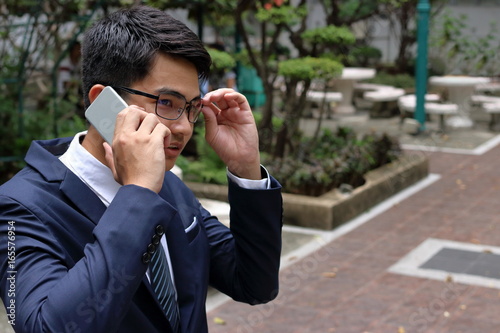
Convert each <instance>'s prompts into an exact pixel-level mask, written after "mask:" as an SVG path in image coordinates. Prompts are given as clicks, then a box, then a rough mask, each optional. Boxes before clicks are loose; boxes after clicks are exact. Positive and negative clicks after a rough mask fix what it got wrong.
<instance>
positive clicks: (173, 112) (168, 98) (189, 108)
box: [156, 93, 203, 123]
mask: <svg viewBox="0 0 500 333" xmlns="http://www.w3.org/2000/svg"><path fill="white" fill-rule="evenodd" d="M202 107H203V105H202V103H201V99H196V100H193V101H191V103H190V104H188V103H187V102H186V100H185V99H184V98H182V97H180V96H176V95H173V94H168V93H163V94H161V95H160V96H159V98H158V103H157V106H156V113H157V114H158V115H159V116H160V117H163V118H166V119H171V120H174V119H178V118H179V117H180V116H181V114H182V112H183V111H184V108H186V110H185V111H186V112H187V113H188V119H189V121H190V122H193V123H194V122H195V121H196V120H197V119H198V116H199V115H200V112H201V108H202Z"/></svg>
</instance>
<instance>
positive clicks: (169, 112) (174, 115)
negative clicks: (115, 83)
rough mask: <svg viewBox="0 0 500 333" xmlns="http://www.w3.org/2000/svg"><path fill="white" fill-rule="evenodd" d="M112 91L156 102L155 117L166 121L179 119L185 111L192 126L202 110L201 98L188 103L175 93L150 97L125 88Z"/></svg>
mask: <svg viewBox="0 0 500 333" xmlns="http://www.w3.org/2000/svg"><path fill="white" fill-rule="evenodd" d="M113 89H120V90H123V91H125V92H127V93H129V94H134V95H140V96H145V97H148V98H151V99H154V100H156V106H155V113H156V115H157V116H158V117H161V118H163V119H167V120H177V119H179V118H180V117H181V116H182V113H184V110H186V112H187V116H188V120H189V122H190V123H193V124H194V123H195V122H196V121H197V120H198V117H199V116H200V113H201V109H202V108H203V104H202V103H201V97H195V98H193V99H192V100H191V101H190V102H188V101H187V100H186V97H184V96H183V95H181V94H179V93H177V92H175V91H166V92H162V93H161V94H159V95H152V94H148V93H145V92H143V91H139V90H135V89H131V88H127V87H113Z"/></svg>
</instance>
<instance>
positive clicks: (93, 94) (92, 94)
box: [89, 84, 105, 103]
mask: <svg viewBox="0 0 500 333" xmlns="http://www.w3.org/2000/svg"><path fill="white" fill-rule="evenodd" d="M104 88H105V87H104V86H103V85H102V84H95V85H93V86H92V88H90V90H89V100H90V103H92V102H94V100H95V99H96V98H97V96H99V94H100V93H101V91H102V90H103V89H104Z"/></svg>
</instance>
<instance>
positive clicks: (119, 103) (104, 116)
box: [85, 87, 128, 144]
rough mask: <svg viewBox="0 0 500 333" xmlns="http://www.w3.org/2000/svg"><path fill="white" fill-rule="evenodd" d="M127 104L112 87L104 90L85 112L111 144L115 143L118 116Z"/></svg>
mask: <svg viewBox="0 0 500 333" xmlns="http://www.w3.org/2000/svg"><path fill="white" fill-rule="evenodd" d="M127 106H128V105H127V103H125V101H124V100H123V98H121V97H120V95H118V94H117V93H116V91H115V90H114V89H113V88H111V87H106V88H104V89H103V90H102V91H101V93H100V94H99V96H97V98H96V99H95V100H94V102H93V103H92V104H90V106H89V107H88V108H87V110H86V111H85V117H86V118H87V120H88V121H89V122H90V123H91V124H92V126H94V127H95V128H96V129H97V131H98V132H99V134H101V136H102V137H103V138H104V140H106V141H107V142H108V143H109V144H111V143H112V142H113V134H114V132H115V124H116V115H117V114H118V113H119V112H120V111H121V110H123V109H125V108H126V107H127Z"/></svg>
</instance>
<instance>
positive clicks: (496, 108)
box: [481, 102, 500, 131]
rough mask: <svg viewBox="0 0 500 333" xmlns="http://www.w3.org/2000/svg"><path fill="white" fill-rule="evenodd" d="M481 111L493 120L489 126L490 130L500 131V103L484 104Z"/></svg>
mask: <svg viewBox="0 0 500 333" xmlns="http://www.w3.org/2000/svg"><path fill="white" fill-rule="evenodd" d="M481 109H482V110H483V111H484V112H486V113H488V114H490V115H491V120H490V124H489V128H490V130H492V131H499V130H500V128H499V127H498V125H497V120H498V119H497V118H498V115H499V114H500V102H497V103H483V104H482V105H481Z"/></svg>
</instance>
